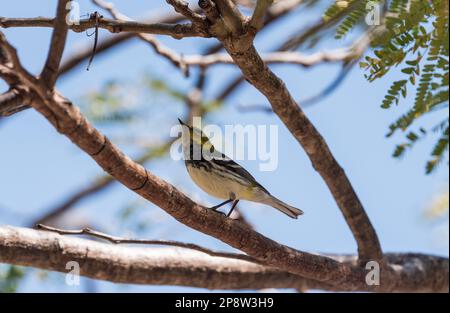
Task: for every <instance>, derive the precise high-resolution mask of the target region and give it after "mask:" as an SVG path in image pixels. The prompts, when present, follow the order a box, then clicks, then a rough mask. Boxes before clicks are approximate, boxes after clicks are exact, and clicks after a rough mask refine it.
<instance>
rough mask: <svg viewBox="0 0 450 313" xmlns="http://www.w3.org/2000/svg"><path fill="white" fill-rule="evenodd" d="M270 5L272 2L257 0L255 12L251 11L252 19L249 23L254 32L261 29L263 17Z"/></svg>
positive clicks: (270, 0)
mask: <svg viewBox="0 0 450 313" xmlns="http://www.w3.org/2000/svg"><path fill="white" fill-rule="evenodd" d="M272 3H273V0H258V2H257V3H256V7H255V10H254V11H253V15H252V18H251V20H250V22H249V25H250V27H253V28H254V29H255V31H258V30H260V29H261V28H262V27H263V25H264V17H265V15H266V12H267V10H268V9H269V7H270V6H271V5H272Z"/></svg>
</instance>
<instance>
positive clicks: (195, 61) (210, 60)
mask: <svg viewBox="0 0 450 313" xmlns="http://www.w3.org/2000/svg"><path fill="white" fill-rule="evenodd" d="M354 56H355V53H354V51H353V50H351V49H336V50H332V51H324V52H316V53H313V54H310V55H306V54H303V53H299V52H271V53H265V54H262V56H261V58H262V59H263V61H264V62H265V63H266V64H286V63H288V64H297V65H302V66H305V67H309V66H312V65H316V64H319V63H332V62H346V61H348V60H350V59H352V58H354ZM183 60H184V62H185V63H186V64H187V65H189V66H201V67H207V66H211V65H216V64H234V60H233V58H232V57H231V56H230V55H229V54H228V53H216V54H208V55H185V56H184V57H183Z"/></svg>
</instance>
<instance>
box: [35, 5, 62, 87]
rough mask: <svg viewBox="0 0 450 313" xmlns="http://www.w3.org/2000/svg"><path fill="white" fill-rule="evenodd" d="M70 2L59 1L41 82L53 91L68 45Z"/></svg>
mask: <svg viewBox="0 0 450 313" xmlns="http://www.w3.org/2000/svg"><path fill="white" fill-rule="evenodd" d="M68 2H69V0H59V1H58V7H57V9H56V18H55V19H54V21H53V34H52V40H51V43H50V48H49V50H48V55H47V61H45V65H44V68H43V69H42V72H41V75H40V77H41V81H42V83H43V84H45V85H46V86H47V87H48V88H50V89H52V88H53V86H54V85H55V82H56V78H57V77H58V71H59V64H60V63H61V58H62V55H63V52H64V47H65V45H66V37H67V30H68V28H69V25H67V22H66V12H67V11H66V5H67V3H68Z"/></svg>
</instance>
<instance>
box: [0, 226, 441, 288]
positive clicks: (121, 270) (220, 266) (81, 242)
mask: <svg viewBox="0 0 450 313" xmlns="http://www.w3.org/2000/svg"><path fill="white" fill-rule="evenodd" d="M334 258H336V259H338V260H339V261H341V262H345V263H348V264H354V260H355V257H354V256H334ZM386 259H387V261H388V262H389V263H390V264H391V266H393V267H395V268H396V271H397V272H398V277H399V279H398V280H397V281H396V282H395V286H393V288H390V287H391V286H390V285H389V284H384V283H383V281H382V282H381V285H380V288H379V291H397V292H448V277H449V276H448V274H449V266H448V259H446V258H441V257H436V256H429V255H421V254H388V255H386ZM68 262H77V263H78V264H79V265H80V274H81V275H82V276H85V277H90V278H94V279H101V280H107V281H111V282H116V283H127V284H149V285H150V284H151V285H171V286H174V285H177V286H191V287H200V288H208V289H262V288H295V289H298V290H309V289H323V290H333V291H350V290H354V289H346V288H345V286H342V285H334V286H333V285H329V284H327V283H323V282H318V281H315V280H311V279H305V278H302V277H300V276H297V275H294V274H290V273H287V272H283V271H280V270H277V269H274V268H271V267H266V266H262V265H259V264H255V263H252V262H247V261H244V260H237V259H233V258H227V257H213V256H209V255H206V254H204V253H202V252H196V251H190V250H185V249H174V248H140V247H139V248H138V247H123V246H115V245H111V244H104V243H99V242H95V241H92V240H85V239H80V238H67V237H63V236H60V235H58V234H55V233H51V232H43V231H36V230H32V229H27V228H18V227H11V226H2V227H0V263H8V264H15V265H23V266H32V267H36V268H41V269H45V270H50V271H58V272H62V273H67V272H69V271H70V269H67V268H66V264H67V263H68ZM368 290H370V288H369V287H368V286H367V285H366V286H365V287H363V288H362V289H360V291H368Z"/></svg>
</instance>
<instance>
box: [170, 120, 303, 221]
mask: <svg viewBox="0 0 450 313" xmlns="http://www.w3.org/2000/svg"><path fill="white" fill-rule="evenodd" d="M178 121H179V122H180V124H181V125H182V135H183V137H182V141H183V143H182V147H183V155H184V160H185V165H186V168H187V171H188V173H189V175H190V177H191V178H192V180H193V181H194V182H195V183H196V184H197V186H199V187H200V188H201V189H202V190H203V191H205V192H206V193H208V194H209V195H211V196H213V197H216V198H219V199H224V200H225V201H224V202H222V203H220V204H218V205H216V206H213V207H212V208H211V209H213V210H217V209H218V208H220V207H222V206H223V205H225V204H228V203H230V202H233V204H232V207H231V210H230V211H229V213H228V214H227V217H228V216H230V215H231V213H232V212H233V210H234V208H235V207H236V205H237V204H238V202H239V200H248V201H252V202H258V203H263V204H266V205H269V206H272V207H274V208H276V209H278V210H280V211H281V212H283V213H284V214H286V215H288V216H289V217H291V218H297V217H298V216H299V215H302V214H303V211H302V210H299V209H297V208H294V207H293V206H290V205H288V204H286V203H284V202H282V201H281V200H279V199H277V198H275V197H274V196H272V195H271V194H270V193H269V192H268V191H267V189H265V188H264V187H263V186H261V184H259V183H258V182H257V181H256V180H255V178H253V176H252V175H251V174H250V173H249V172H248V171H247V170H245V169H244V168H243V167H242V166H240V165H239V164H237V163H236V162H234V161H233V160H232V159H231V158H229V157H227V156H226V155H224V154H223V153H221V152H219V151H217V150H216V149H215V148H214V146H213V145H212V143H211V142H210V140H209V138H208V137H207V136H206V135H205V134H204V133H203V132H202V131H201V130H199V129H198V128H195V127H191V126H189V125H186V124H185V123H183V121H182V120H180V119H178Z"/></svg>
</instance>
